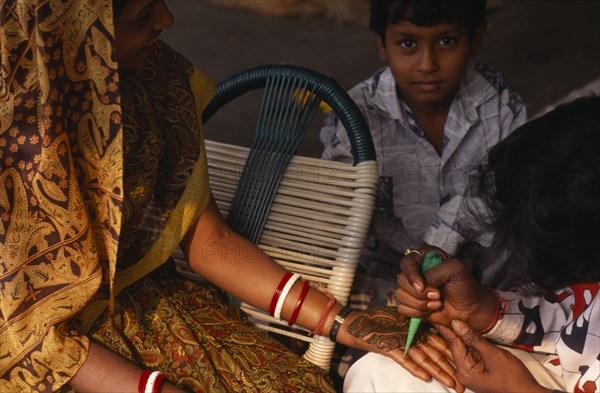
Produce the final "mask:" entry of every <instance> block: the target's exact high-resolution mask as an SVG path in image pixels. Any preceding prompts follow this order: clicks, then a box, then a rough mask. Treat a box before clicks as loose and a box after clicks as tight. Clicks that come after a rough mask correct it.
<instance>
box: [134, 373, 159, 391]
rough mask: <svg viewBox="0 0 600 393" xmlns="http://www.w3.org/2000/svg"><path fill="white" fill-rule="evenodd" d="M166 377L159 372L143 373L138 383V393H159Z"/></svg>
mask: <svg viewBox="0 0 600 393" xmlns="http://www.w3.org/2000/svg"><path fill="white" fill-rule="evenodd" d="M164 377H165V375H164V374H163V373H161V372H159V371H152V372H150V371H148V370H144V371H142V374H141V375H140V382H139V383H138V393H158V392H159V391H160V384H161V383H162V382H163V379H164Z"/></svg>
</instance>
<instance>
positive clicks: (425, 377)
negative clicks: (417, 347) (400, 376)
mask: <svg viewBox="0 0 600 393" xmlns="http://www.w3.org/2000/svg"><path fill="white" fill-rule="evenodd" d="M413 349H414V348H411V349H410V351H409V352H408V353H409V356H407V357H404V351H402V352H400V351H399V352H398V355H397V356H395V357H394V360H395V361H396V362H397V363H398V364H400V365H401V366H402V367H404V369H405V370H406V371H408V372H409V373H411V374H412V375H414V376H415V377H417V378H419V379H420V380H422V381H425V382H429V381H431V375H430V374H429V373H428V372H427V371H425V369H423V367H421V366H419V365H418V364H417V363H416V362H415V361H414V360H413V358H412V357H411V356H410V353H411V352H413Z"/></svg>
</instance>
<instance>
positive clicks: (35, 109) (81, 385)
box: [0, 0, 455, 392]
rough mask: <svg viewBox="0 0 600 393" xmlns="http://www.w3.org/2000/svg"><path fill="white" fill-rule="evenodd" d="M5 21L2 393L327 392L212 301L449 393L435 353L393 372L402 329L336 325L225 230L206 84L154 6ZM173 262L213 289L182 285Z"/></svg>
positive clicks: (356, 317)
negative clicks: (213, 185)
mask: <svg viewBox="0 0 600 393" xmlns="http://www.w3.org/2000/svg"><path fill="white" fill-rule="evenodd" d="M0 21H1V24H0V59H1V68H0V76H1V78H0V162H1V172H0V247H1V251H2V252H1V254H0V291H1V298H0V337H1V343H2V345H1V347H0V375H1V378H0V391H2V392H5V391H6V392H9V391H10V392H14V391H57V390H69V389H75V390H77V391H81V392H85V391H95V392H97V391H119V392H123V391H135V389H136V388H138V390H139V391H153V392H154V391H155V392H158V391H159V389H162V390H161V391H163V392H175V391H181V390H180V389H185V390H191V391H210V392H219V391H309V392H316V391H319V392H320V391H332V386H331V384H330V381H329V380H328V378H327V375H326V373H325V372H324V371H323V370H321V369H319V368H318V367H316V366H314V365H311V364H310V363H308V362H307V361H305V360H303V359H301V358H299V357H297V356H296V355H294V354H293V353H291V352H290V351H289V350H287V349H286V348H285V347H284V346H282V345H281V344H280V343H278V342H277V341H276V340H274V339H272V338H271V337H269V336H268V335H267V334H265V333H264V332H260V331H259V330H257V329H256V328H255V327H254V326H253V325H252V324H251V323H249V322H248V321H247V319H246V318H245V316H244V315H243V314H242V312H241V311H240V309H239V308H238V307H237V306H235V305H233V304H232V303H230V302H228V301H227V297H226V296H225V295H224V294H223V292H222V291H221V290H224V291H226V292H228V293H230V294H232V295H234V296H236V297H238V298H240V299H242V300H243V301H245V302H247V303H250V304H253V305H255V306H257V307H259V308H262V309H264V310H269V309H270V308H271V307H272V304H276V305H277V307H278V308H279V309H280V313H281V317H282V318H286V319H290V318H292V317H294V318H296V323H297V324H299V325H301V326H304V327H307V328H310V329H314V330H317V331H318V332H320V333H321V334H322V335H324V336H327V335H329V336H330V337H331V338H333V339H335V340H337V341H338V342H340V343H343V344H345V345H349V346H353V347H358V348H361V349H365V350H371V351H376V352H378V353H382V354H386V355H387V356H390V357H392V358H394V359H395V360H396V361H398V362H399V363H401V364H403V366H404V367H406V368H407V369H409V370H410V371H411V372H412V373H414V374H415V375H417V376H419V377H420V378H422V379H425V380H427V379H429V378H430V375H434V376H435V377H436V379H439V380H441V381H443V382H444V383H445V384H447V385H448V386H454V384H455V381H454V379H453V377H452V375H453V372H454V371H453V369H452V368H451V367H450V365H449V363H448V361H447V360H446V359H445V358H444V357H443V356H442V354H441V353H445V354H446V356H448V351H447V348H443V346H441V344H439V343H438V341H436V340H433V341H431V344H427V343H426V342H422V343H420V344H419V345H417V346H415V347H414V349H411V352H410V355H409V357H407V358H406V359H405V358H404V356H403V351H402V348H401V346H402V344H403V337H404V333H405V330H406V329H405V322H406V321H405V319H402V318H400V317H399V316H398V315H397V314H395V313H390V312H389V310H383V311H382V310H375V311H373V312H370V313H359V312H351V313H349V314H348V315H346V317H345V319H344V318H342V317H340V314H342V315H343V314H345V312H343V311H342V306H341V305H339V304H337V303H335V302H332V301H330V299H329V298H328V297H327V296H326V294H324V293H322V292H321V291H318V290H316V289H313V288H310V289H307V290H304V288H305V285H303V284H302V280H300V279H297V281H296V282H295V284H294V283H293V282H292V279H291V278H290V276H289V275H288V274H287V272H286V271H285V270H284V269H283V268H282V267H280V266H279V265H277V264H276V263H274V262H273V261H271V260H270V259H269V258H268V257H267V256H265V255H264V254H262V253H260V252H259V251H258V250H257V249H256V248H255V246H254V245H252V244H251V243H249V242H248V241H247V240H245V239H243V238H242V237H240V236H238V235H237V234H235V233H234V232H232V231H231V230H230V229H229V228H228V227H227V226H226V224H225V223H224V221H223V219H222V217H221V216H220V214H219V211H218V209H217V207H216V204H215V202H214V200H213V199H212V197H211V194H210V189H209V185H208V178H207V176H208V175H207V170H206V154H205V152H204V146H203V139H202V131H201V130H202V125H201V122H200V120H199V119H200V118H201V117H200V114H201V113H202V110H203V108H204V106H205V105H206V103H207V102H208V101H209V99H210V97H211V95H212V93H213V90H214V84H213V83H212V82H211V81H210V80H209V79H208V78H207V77H206V76H205V75H204V74H203V73H202V72H201V71H199V70H198V69H197V68H195V67H194V66H193V65H191V64H190V63H189V62H188V61H187V60H186V59H184V58H183V57H182V56H181V55H179V54H177V53H176V52H174V51H173V50H172V49H170V48H169V47H168V46H167V45H165V44H164V43H162V42H160V41H158V37H159V35H160V32H161V31H162V30H163V29H165V28H168V27H169V26H170V25H171V24H172V23H173V17H172V15H171V13H170V12H169V10H168V9H167V7H166V5H165V3H164V1H163V0H138V1H118V2H115V9H114V12H113V8H112V4H111V2H109V1H97V0H85V1H83V0H25V1H23V0H20V1H14V0H0ZM178 246H181V248H182V249H183V251H184V254H185V255H186V258H187V260H188V261H189V264H190V266H191V268H192V269H193V270H194V271H195V272H197V273H199V274H200V275H201V276H203V277H204V278H206V279H207V280H208V281H210V282H211V284H208V283H206V284H205V283H202V284H201V283H198V282H192V281H188V280H185V279H183V278H182V277H180V276H178V275H177V273H176V271H175V269H174V266H173V264H172V263H170V262H171V260H170V255H171V254H172V252H173V251H174V250H175V249H176V248H177V247H178ZM249 249H251V250H255V251H256V252H255V253H252V252H243V253H239V254H237V255H236V254H234V253H231V252H228V251H230V250H249ZM207 250H211V252H210V253H209V252H207ZM214 250H219V251H221V252H217V253H215V252H214ZM240 254H241V255H242V256H240ZM247 255H253V256H254V255H256V256H257V257H256V258H253V259H252V260H249V259H244V258H247V257H245V256H247ZM238 258H241V260H239V261H238ZM287 283H290V284H289V285H287V287H286V286H283V287H284V288H283V289H282V284H287ZM284 291H285V292H286V295H283V294H282V292H284ZM279 296H280V297H279ZM278 297H279V298H278ZM300 298H302V300H303V301H302V302H300V301H299V300H300ZM299 304H301V307H300V306H298V305H299ZM346 314H347V313H346ZM336 316H337V317H338V318H337V320H336ZM336 324H337V325H336ZM332 328H334V329H332ZM384 329H385V330H384ZM332 330H333V332H337V333H332ZM426 353H427V354H430V355H431V356H432V357H434V358H436V361H431V359H429V358H428V357H427V355H426ZM147 369H151V370H155V372H152V373H150V372H148V371H146V370H147ZM159 372H160V373H159Z"/></svg>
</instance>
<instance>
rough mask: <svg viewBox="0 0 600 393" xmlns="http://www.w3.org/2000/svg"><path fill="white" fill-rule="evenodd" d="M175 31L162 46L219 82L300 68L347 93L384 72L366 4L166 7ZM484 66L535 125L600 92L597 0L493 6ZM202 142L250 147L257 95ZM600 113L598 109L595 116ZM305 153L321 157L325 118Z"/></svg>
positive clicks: (195, 0) (172, 1) (272, 1)
mask: <svg viewBox="0 0 600 393" xmlns="http://www.w3.org/2000/svg"><path fill="white" fill-rule="evenodd" d="M167 4H168V5H169V8H170V9H171V11H172V12H173V14H174V16H175V25H174V26H173V27H171V28H170V29H167V30H165V31H164V32H163V34H162V36H161V38H162V39H163V40H164V41H165V42H167V43H168V44H169V45H171V46H172V47H173V48H175V49H176V50H178V51H179V52H181V53H183V54H184V55H185V56H186V57H187V58H189V59H190V60H191V61H192V62H193V63H194V64H196V65H197V66H198V67H200V68H201V69H202V70H203V71H204V72H205V73H207V74H208V76H209V77H211V78H213V79H214V80H215V81H217V82H218V81H221V80H223V79H225V78H227V77H228V76H230V75H232V74H234V73H237V72H240V71H242V70H244V69H247V68H250V67H253V66H257V65H262V64H294V65H300V66H304V67H308V68H311V69H313V70H315V71H318V72H321V73H323V74H326V75H328V76H330V77H333V78H334V79H336V80H337V81H338V83H340V84H341V85H342V87H344V89H346V90H347V89H350V88H351V87H353V86H354V85H356V84H357V83H359V82H361V81H362V80H364V79H366V78H367V77H369V76H370V75H371V74H372V73H373V72H374V71H375V70H377V69H378V68H380V67H382V66H383V64H382V63H381V62H380V60H379V58H378V57H377V50H376V46H375V34H374V33H372V32H371V31H369V29H368V26H367V24H368V16H369V1H368V0H262V1H261V0H256V1H255V0H168V1H167ZM479 61H480V62H482V63H485V64H488V65H490V66H492V67H494V68H496V69H498V70H500V71H502V72H503V73H504V75H505V76H506V77H507V79H508V81H509V83H510V84H511V86H512V87H513V88H514V89H515V90H516V91H517V92H518V93H519V94H521V96H522V97H523V98H524V99H525V102H526V105H527V110H528V113H529V116H530V117H534V116H535V115H537V114H540V113H542V112H544V111H547V110H548V109H550V108H552V107H553V106H554V105H556V103H558V102H560V101H561V100H565V99H568V98H570V97H573V96H576V95H580V94H585V93H586V92H589V91H595V92H596V93H597V94H600V2H598V1H581V0H579V1H575V0H565V1H549V0H535V1H534V0H521V1H517V0H488V28H487V32H486V36H485V39H484V46H483V53H482V55H481V56H480V57H479ZM234 102H235V105H234V104H233V103H232V104H230V105H229V106H228V108H227V109H226V110H224V111H222V112H221V113H219V114H217V116H215V117H214V118H213V119H211V121H210V122H209V123H208V125H207V127H206V131H205V132H206V136H207V137H208V138H210V139H215V140H219V141H225V142H236V143H238V144H244V145H248V144H249V143H250V140H251V137H252V135H253V132H254V129H253V126H254V124H255V123H256V121H255V115H256V112H257V107H258V105H259V96H258V93H254V94H248V95H246V96H245V97H240V98H239V99H238V100H236V101H234ZM599 110H600V108H599ZM323 116H324V115H322V114H321V115H320V117H319V118H317V119H315V124H314V126H313V127H312V128H311V130H310V131H309V134H308V135H307V136H306V138H305V141H304V142H303V145H302V146H301V148H300V153H301V154H303V155H308V156H313V157H318V156H320V153H321V145H320V142H319V140H318V130H319V128H320V125H321V122H322V118H323Z"/></svg>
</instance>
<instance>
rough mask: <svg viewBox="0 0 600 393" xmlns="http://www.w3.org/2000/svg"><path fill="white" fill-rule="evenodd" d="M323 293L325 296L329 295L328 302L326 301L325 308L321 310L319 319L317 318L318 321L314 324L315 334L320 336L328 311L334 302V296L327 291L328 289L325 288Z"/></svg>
mask: <svg viewBox="0 0 600 393" xmlns="http://www.w3.org/2000/svg"><path fill="white" fill-rule="evenodd" d="M325 294H326V295H327V297H329V303H327V307H325V310H324V311H323V314H322V315H321V319H319V322H318V323H317V325H316V326H315V331H314V333H315V334H316V335H317V336H320V335H321V333H323V327H324V326H325V322H326V321H327V317H328V316H329V313H330V312H331V310H332V309H333V306H334V305H335V303H336V299H335V296H333V295H332V294H331V293H329V291H327V290H326V291H325Z"/></svg>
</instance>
